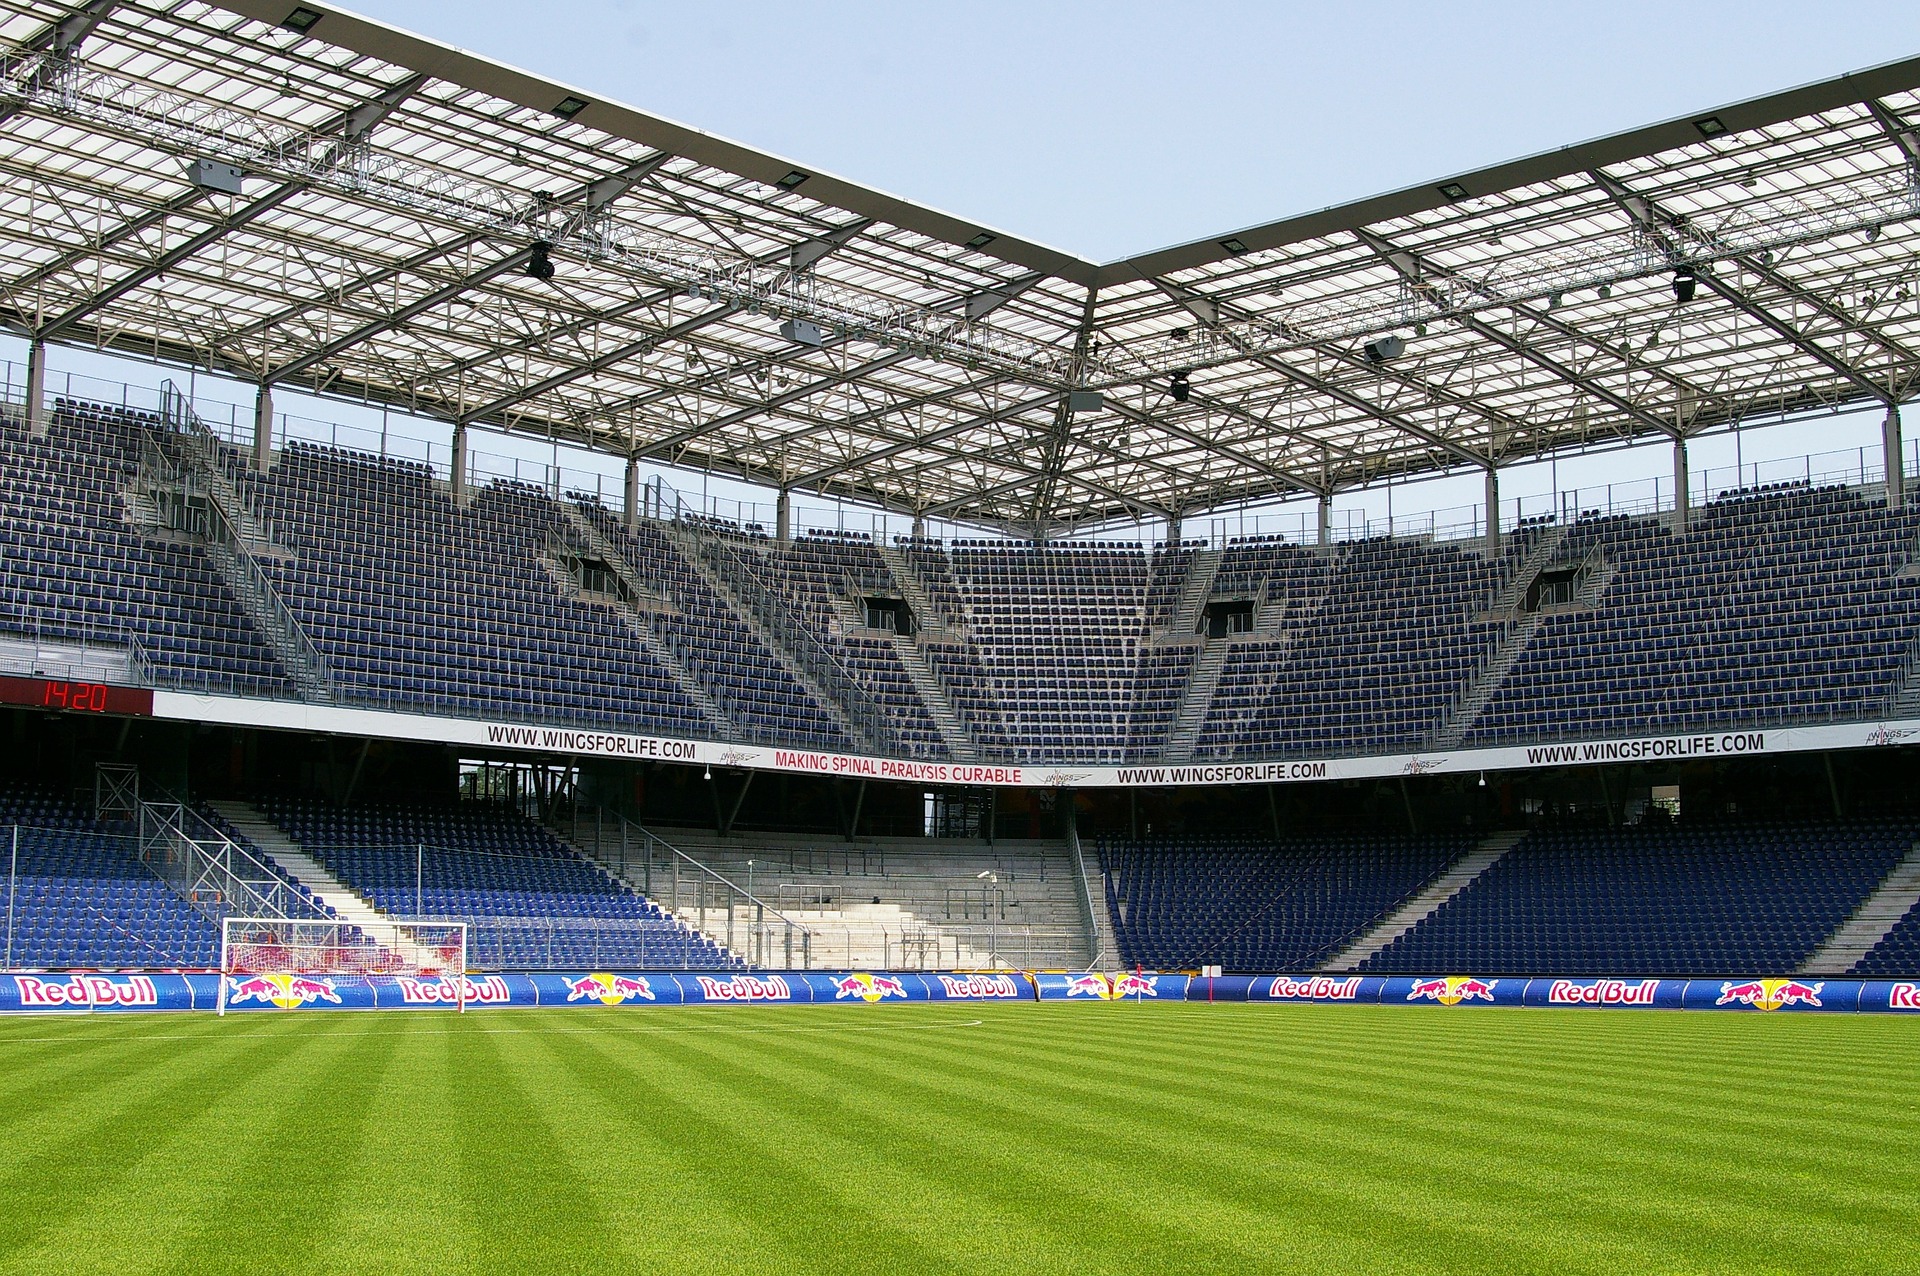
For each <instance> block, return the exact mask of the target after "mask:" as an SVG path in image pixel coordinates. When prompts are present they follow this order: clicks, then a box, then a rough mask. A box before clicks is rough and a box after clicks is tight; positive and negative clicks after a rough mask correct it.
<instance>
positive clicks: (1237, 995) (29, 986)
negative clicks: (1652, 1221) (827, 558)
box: [0, 970, 1920, 1014]
mask: <svg viewBox="0 0 1920 1276" xmlns="http://www.w3.org/2000/svg"><path fill="white" fill-rule="evenodd" d="M225 978H226V987H225V992H226V1004H227V1009H229V1010H234V1011H242V1010H247V1011H269V1010H372V1009H422V1010H426V1009H447V1010H451V1009H454V1008H455V1007H456V1006H458V1005H459V1003H460V1001H461V1000H462V998H463V997H464V1000H465V1003H466V1005H467V1008H468V1009H485V1008H492V1007H507V1006H578V1007H581V1008H585V1007H589V1006H598V1007H621V1008H643V1007H652V1006H678V1005H732V1006H752V1005H861V1006H886V1005H912V1004H923V1003H926V1002H931V1001H970V1002H984V1001H1033V1000H1040V1001H1065V1002H1075V1001H1078V1002H1088V1003H1092V1002H1131V1003H1135V1004H1141V1005H1152V1004H1159V1003H1164V1002H1169V1001H1201V1002H1204V1001H1208V1000H1212V1001H1222V1002H1225V1001H1241V1002H1245V1001H1258V1002H1273V1003H1284V1002H1299V1003H1313V1004H1338V1003H1341V1002H1350V1003H1353V1004H1356V1005H1390V1006H1393V1005H1398V1006H1432V1007H1440V1008H1446V1009H1459V1008H1463V1007H1465V1008H1471V1007H1478V1006H1534V1007H1541V1008H1563V1009H1595V1010H1598V1009H1613V1010H1659V1009H1666V1010H1678V1009H1687V1010H1735V1011H1743V1012H1746V1013H1749V1014H1772V1013H1777V1012H1781V1011H1787V1012H1793V1013H1806V1012H1810V1011H1823V1012H1828V1013H1832V1012H1847V1013H1852V1012H1863V1011H1866V1012H1882V1013H1894V1014H1920V979H1915V980H1866V981H1862V980H1855V979H1816V978H1811V977H1799V976H1754V977H1751V978H1748V977H1740V978H1731V979H1670V978H1656V977H1648V978H1638V977H1635V978H1620V977H1611V976H1606V977H1603V976H1592V975H1582V976H1568V977H1546V976H1537V977H1531V978H1529V977H1525V976H1506V975H1479V974H1455V975H1417V976H1416V975H1392V976H1379V975H1320V974H1306V975H1223V976H1217V977H1215V978H1213V979H1208V978H1205V977H1189V976H1187V975H1183V974H1163V973H1160V972H1157V971H1155V972H1145V971H1084V972H1076V971H1068V972H1039V973H1034V972H1026V971H986V972H980V971H973V972H964V971H962V972H944V973H942V972H917V971H916V972H904V971H844V972H822V971H809V972H798V971H787V972H773V971H755V972H747V971H732V970H727V971H712V972H705V973H703V972H698V971H672V972H660V971H593V970H582V971H539V972H534V973H503V974H475V975H469V976H466V977H465V978H464V981H463V982H458V983H457V982H455V981H454V979H453V978H452V977H439V976H385V975H382V976H372V977H360V976H346V975H303V974H247V975H229V976H226V977H225ZM220 994H221V976H218V975H213V974H187V975H182V974H168V973H150V974H149V973H141V972H121V973H110V972H90V971H89V972H73V973H66V972H44V973H42V972H19V973H13V974H0V1013H15V1014H73V1013H82V1014H85V1013H93V1012H120V1013H124V1012H128V1011H140V1010H153V1011H159V1010H213V1009H214V1008H215V1007H216V1006H217V1005H218V1003H219V999H220Z"/></svg>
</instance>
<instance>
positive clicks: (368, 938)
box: [219, 917, 467, 1015]
mask: <svg viewBox="0 0 1920 1276" xmlns="http://www.w3.org/2000/svg"><path fill="white" fill-rule="evenodd" d="M466 974H467V924H466V923H465V922H390V921H381V922H343V921H339V920H337V919H332V918H330V919H328V920H326V921H314V920H310V919H302V918H292V917H229V918H227V919H226V920H225V921H224V922H223V923H222V924H221V927H220V997H219V1013H220V1014H223V1015H224V1014H226V1013H227V1004H228V1001H229V999H231V1000H233V1001H234V1002H236V1003H238V1002H239V1001H242V1000H255V999H257V1000H259V1001H261V1002H262V1003H271V1004H273V1005H277V1006H287V1005H301V1004H304V1003H305V1002H306V1001H308V1000H311V999H314V998H318V999H320V1000H323V1001H326V1000H337V997H336V996H335V994H334V992H333V987H332V984H331V983H330V982H328V981H329V977H331V976H334V975H344V976H348V977H353V976H363V975H414V976H434V975H438V976H443V977H445V978H447V979H448V980H449V981H450V982H451V983H452V984H453V987H454V995H453V1002H454V1004H455V1005H456V1006H457V1007H458V1008H459V1009H460V1011H461V1012H462V1013H464V1012H465V1011H466V1008H467V980H466Z"/></svg>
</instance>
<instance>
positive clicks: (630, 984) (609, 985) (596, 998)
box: [520, 970, 686, 1006]
mask: <svg viewBox="0 0 1920 1276" xmlns="http://www.w3.org/2000/svg"><path fill="white" fill-rule="evenodd" d="M520 978H523V979H526V980H527V981H528V982H529V983H531V984H532V986H533V988H532V996H533V999H532V1001H530V1002H529V1003H528V1004H531V1005H541V1006H677V1005H679V1004H681V1002H683V1001H684V1000H685V999H686V998H685V994H683V993H682V992H681V990H680V984H679V981H678V980H676V979H675V978H674V977H673V976H672V975H657V974H656V975H642V974H639V973H638V972H619V971H605V970H582V971H545V970H543V971H538V972H535V973H534V974H531V975H523V976H520Z"/></svg>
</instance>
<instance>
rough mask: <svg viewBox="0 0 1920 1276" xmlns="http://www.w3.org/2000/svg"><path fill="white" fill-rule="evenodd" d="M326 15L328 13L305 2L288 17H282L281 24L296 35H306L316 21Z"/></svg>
mask: <svg viewBox="0 0 1920 1276" xmlns="http://www.w3.org/2000/svg"><path fill="white" fill-rule="evenodd" d="M325 16H326V15H325V14H323V13H321V12H320V11H319V10H318V9H309V8H307V6H305V5H304V4H303V5H301V6H300V7H299V8H297V9H295V10H294V11H293V12H292V13H289V14H288V15H287V16H286V17H284V18H282V19H280V25H281V26H283V27H285V28H286V29H287V30H289V31H291V32H293V33H294V34H295V35H305V34H306V33H307V32H309V31H311V30H313V24H314V23H316V22H318V21H320V19H321V18H323V17H325Z"/></svg>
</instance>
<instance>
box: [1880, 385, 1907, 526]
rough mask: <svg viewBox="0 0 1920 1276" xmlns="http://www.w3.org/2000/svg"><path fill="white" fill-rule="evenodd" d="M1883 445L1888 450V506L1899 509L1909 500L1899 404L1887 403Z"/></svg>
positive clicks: (1881, 437)
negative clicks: (1901, 442)
mask: <svg viewBox="0 0 1920 1276" xmlns="http://www.w3.org/2000/svg"><path fill="white" fill-rule="evenodd" d="M1880 443H1881V446H1882V447H1883V448H1884V449H1885V450H1886V465H1887V508H1888V509H1890V510H1897V509H1899V508H1900V507H1901V506H1903V505H1905V504H1906V500H1907V470H1906V460H1905V458H1904V457H1903V455H1902V449H1901V447H1900V408H1899V405H1898V404H1892V403H1890V404H1888V405H1887V419H1886V421H1885V423H1884V424H1883V425H1882V426H1881V433H1880Z"/></svg>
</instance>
